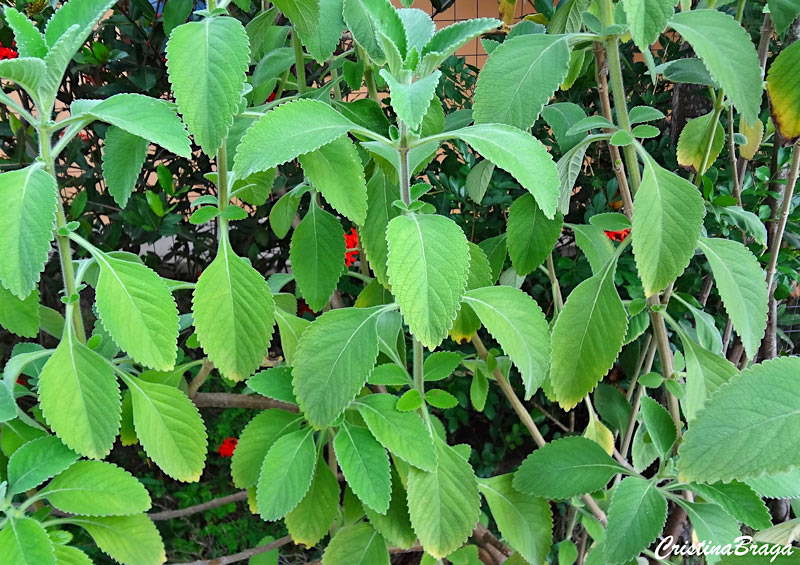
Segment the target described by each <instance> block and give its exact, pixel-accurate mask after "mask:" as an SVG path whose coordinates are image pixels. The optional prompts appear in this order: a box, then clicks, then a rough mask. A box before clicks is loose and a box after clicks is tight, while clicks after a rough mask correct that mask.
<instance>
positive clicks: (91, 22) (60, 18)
mask: <svg viewBox="0 0 800 565" xmlns="http://www.w3.org/2000/svg"><path fill="white" fill-rule="evenodd" d="M113 4H114V1H113V0H70V1H69V2H65V3H64V4H62V6H61V8H59V9H58V10H56V11H55V13H54V14H53V15H52V17H51V18H50V20H49V21H48V22H47V27H46V28H45V31H44V38H45V41H46V42H47V46H48V47H53V45H55V44H56V42H57V41H58V40H59V39H60V38H61V37H62V36H63V35H64V33H65V32H66V31H67V30H68V29H69V28H70V27H72V26H74V25H77V26H79V28H80V32H79V34H78V35H77V36H76V37H75V38H74V42H75V45H76V47H75V49H73V51H74V50H76V49H77V46H79V45H80V44H81V43H83V42H84V41H85V40H86V37H87V36H88V35H89V34H90V33H91V31H92V30H93V29H94V26H95V25H96V24H97V22H98V21H99V20H100V18H102V17H103V16H104V15H105V14H106V13H107V12H108V10H109V8H110V7H111V6H112V5H113Z"/></svg>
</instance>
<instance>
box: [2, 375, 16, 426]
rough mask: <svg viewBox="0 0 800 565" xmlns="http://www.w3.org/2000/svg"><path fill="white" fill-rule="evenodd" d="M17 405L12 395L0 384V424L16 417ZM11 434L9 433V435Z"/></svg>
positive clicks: (4, 385)
mask: <svg viewBox="0 0 800 565" xmlns="http://www.w3.org/2000/svg"><path fill="white" fill-rule="evenodd" d="M17 410H18V409H17V403H16V400H15V399H14V395H13V394H12V393H11V391H10V390H9V388H8V386H6V384H5V383H3V384H0V423H3V422H8V421H9V420H13V419H14V418H16V417H17ZM11 433H12V432H9V435H10V434H11Z"/></svg>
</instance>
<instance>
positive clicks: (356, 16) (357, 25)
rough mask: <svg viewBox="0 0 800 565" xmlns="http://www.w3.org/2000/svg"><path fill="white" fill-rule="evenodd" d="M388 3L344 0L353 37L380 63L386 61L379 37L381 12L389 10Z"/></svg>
mask: <svg viewBox="0 0 800 565" xmlns="http://www.w3.org/2000/svg"><path fill="white" fill-rule="evenodd" d="M386 4H388V2H383V1H379V0H375V1H369V0H367V1H365V0H344V6H343V8H344V11H343V17H344V21H345V23H346V25H347V29H349V30H350V33H352V34H353V39H354V40H355V41H356V43H358V45H360V46H361V47H362V48H363V49H364V50H365V51H366V52H367V54H368V55H369V58H370V59H372V60H373V61H375V62H376V63H378V64H380V65H382V64H383V63H384V62H385V61H386V58H385V56H384V53H383V49H382V48H381V44H380V41H379V39H378V30H379V29H380V28H381V27H382V26H381V18H380V12H388V9H387V8H386ZM390 8H391V5H390ZM398 19H399V18H398Z"/></svg>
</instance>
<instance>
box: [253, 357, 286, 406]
mask: <svg viewBox="0 0 800 565" xmlns="http://www.w3.org/2000/svg"><path fill="white" fill-rule="evenodd" d="M247 386H249V387H250V388H252V389H253V390H254V391H256V392H257V393H258V394H261V395H263V396H268V397H269V398H274V399H276V400H282V401H283V402H289V403H290V404H297V398H295V396H294V391H293V390H292V368H291V367H286V366H285V367H273V368H271V369H267V370H266V371H260V372H258V373H256V374H255V375H253V376H252V377H250V378H249V379H247Z"/></svg>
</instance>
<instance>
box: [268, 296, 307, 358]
mask: <svg viewBox="0 0 800 565" xmlns="http://www.w3.org/2000/svg"><path fill="white" fill-rule="evenodd" d="M275 320H276V321H277V322H278V333H279V334H280V337H281V349H283V354H284V356H285V357H286V362H287V363H288V364H289V365H292V366H294V354H295V352H296V351H297V344H298V343H299V342H300V336H301V335H302V334H303V332H304V331H305V329H306V328H307V327H308V326H309V324H311V322H309V321H308V320H306V319H305V318H298V317H297V316H292V315H291V314H287V313H286V312H284V311H283V310H281V309H280V308H276V309H275Z"/></svg>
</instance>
